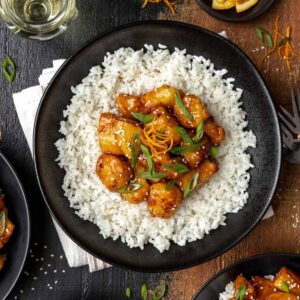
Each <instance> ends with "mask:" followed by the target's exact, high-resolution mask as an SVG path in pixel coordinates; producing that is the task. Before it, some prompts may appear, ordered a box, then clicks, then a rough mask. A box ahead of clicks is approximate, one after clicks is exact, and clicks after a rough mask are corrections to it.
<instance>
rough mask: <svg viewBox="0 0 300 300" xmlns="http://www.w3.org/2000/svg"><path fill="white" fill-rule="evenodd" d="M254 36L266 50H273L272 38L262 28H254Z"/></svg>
mask: <svg viewBox="0 0 300 300" xmlns="http://www.w3.org/2000/svg"><path fill="white" fill-rule="evenodd" d="M256 34H257V37H258V39H259V40H260V41H262V42H263V43H264V44H265V45H266V46H267V47H268V48H270V49H273V47H274V44H273V38H272V36H271V35H270V33H269V32H268V31H267V30H266V29H264V28H262V27H256Z"/></svg>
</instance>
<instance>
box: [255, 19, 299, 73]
mask: <svg viewBox="0 0 300 300" xmlns="http://www.w3.org/2000/svg"><path fill="white" fill-rule="evenodd" d="M279 19H280V17H276V20H275V28H274V37H273V40H274V45H273V48H272V49H271V50H270V51H267V52H266V54H265V55H264V56H263V57H262V59H261V62H260V67H262V65H263V63H264V62H265V60H266V58H267V57H269V56H270V55H271V54H272V53H274V52H275V51H276V49H277V53H278V56H279V57H280V58H281V59H282V60H284V61H285V64H286V67H287V69H288V71H291V70H292V65H291V60H292V59H293V58H294V57H296V56H298V54H297V53H296V51H295V50H294V48H293V44H292V41H291V31H292V27H291V26H288V27H287V28H286V35H285V36H284V35H283V34H282V33H281V32H280V30H279ZM278 37H280V38H282V39H284V38H286V39H287V40H286V41H285V43H284V44H283V45H281V46H278V42H279V41H278Z"/></svg>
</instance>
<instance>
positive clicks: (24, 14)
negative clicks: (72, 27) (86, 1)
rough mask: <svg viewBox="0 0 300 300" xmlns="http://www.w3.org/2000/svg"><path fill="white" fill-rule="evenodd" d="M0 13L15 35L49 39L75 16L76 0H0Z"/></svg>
mask: <svg viewBox="0 0 300 300" xmlns="http://www.w3.org/2000/svg"><path fill="white" fill-rule="evenodd" d="M0 15H1V16H2V18H3V20H4V22H5V23H6V25H7V26H8V27H9V28H10V29H11V30H12V31H13V32H15V33H16V34H17V35H20V36H23V37H26V38H31V39H37V40H49V39H51V38H54V37H55V36H57V35H59V34H61V33H62V32H64V31H65V30H66V29H67V27H68V25H69V23H70V22H71V21H72V20H73V19H75V18H76V16H77V8H76V0H0Z"/></svg>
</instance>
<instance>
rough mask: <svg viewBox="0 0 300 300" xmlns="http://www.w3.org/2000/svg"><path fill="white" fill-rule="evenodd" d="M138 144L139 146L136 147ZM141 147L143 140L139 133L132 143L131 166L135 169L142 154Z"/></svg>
mask: <svg viewBox="0 0 300 300" xmlns="http://www.w3.org/2000/svg"><path fill="white" fill-rule="evenodd" d="M136 142H137V146H136ZM140 145H141V138H140V135H139V134H138V133H136V134H135V135H134V136H133V138H132V141H131V147H130V149H131V156H132V161H131V166H132V168H133V169H134V168H135V166H136V163H137V160H138V157H139V154H140Z"/></svg>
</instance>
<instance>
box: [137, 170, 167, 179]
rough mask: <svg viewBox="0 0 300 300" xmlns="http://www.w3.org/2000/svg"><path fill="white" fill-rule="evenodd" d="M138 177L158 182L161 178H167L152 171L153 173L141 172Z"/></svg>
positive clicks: (165, 175) (163, 174)
mask: <svg viewBox="0 0 300 300" xmlns="http://www.w3.org/2000/svg"><path fill="white" fill-rule="evenodd" d="M139 176H141V177H143V178H145V179H149V180H160V179H162V178H165V177H167V176H168V175H167V174H165V173H157V172H155V171H153V172H143V173H141V174H140V175H139Z"/></svg>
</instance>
